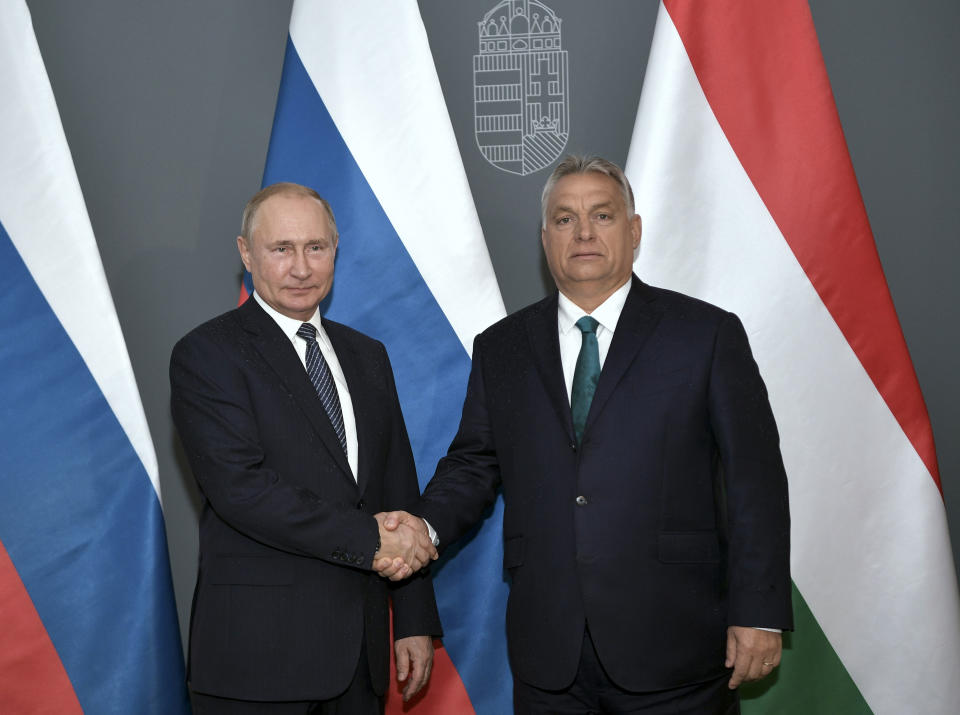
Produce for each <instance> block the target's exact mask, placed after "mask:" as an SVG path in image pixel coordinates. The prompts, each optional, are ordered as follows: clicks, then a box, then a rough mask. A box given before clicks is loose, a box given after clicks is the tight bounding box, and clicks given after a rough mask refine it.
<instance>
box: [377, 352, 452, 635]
mask: <svg viewBox="0 0 960 715" xmlns="http://www.w3.org/2000/svg"><path fill="white" fill-rule="evenodd" d="M380 349H381V351H382V353H383V361H384V362H385V364H386V368H385V373H386V375H387V380H388V382H389V385H388V391H389V393H390V403H391V404H390V410H391V412H392V415H393V419H392V425H393V428H392V430H391V437H390V449H389V453H388V456H387V460H386V464H387V465H389V469H390V473H389V474H386V475H384V482H385V484H384V494H385V509H386V510H387V511H393V510H396V509H404V510H411V509H412V508H413V507H414V505H415V504H416V502H417V499H418V498H419V496H420V485H419V483H418V482H417V468H416V464H415V462H414V459H413V450H412V449H411V448H410V439H409V436H408V435H407V426H406V423H405V422H404V419H403V412H402V410H401V409H400V398H399V396H398V395H397V387H396V384H395V382H394V379H393V369H392V367H391V366H390V359H389V357H387V351H386V349H385V348H384V347H383V346H382V345H381V346H380ZM389 587H390V597H391V599H392V600H393V637H394V639H399V638H406V637H408V636H421V635H429V636H433V637H435V638H439V637H440V636H442V635H443V629H442V628H441V626H440V615H439V613H438V612H437V602H436V599H435V597H434V592H433V580H432V579H431V577H430V567H429V566H428V567H427V568H425V569H423V570H422V571H420V572H418V573H416V574H414V575H413V576H411V577H410V578H408V579H405V580H404V581H400V582H396V583H395V582H390V584H389Z"/></svg>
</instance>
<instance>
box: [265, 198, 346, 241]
mask: <svg viewBox="0 0 960 715" xmlns="http://www.w3.org/2000/svg"><path fill="white" fill-rule="evenodd" d="M254 226H255V231H254V233H256V234H259V235H263V236H264V237H286V238H296V237H298V236H303V237H308V238H323V237H327V236H329V235H331V234H333V225H332V223H331V221H330V215H329V214H328V213H327V210H326V209H325V208H324V206H323V204H321V203H320V202H319V201H317V200H316V199H314V198H313V197H310V196H298V195H296V194H277V195H275V196H271V197H270V198H269V199H267V200H266V201H264V202H263V203H262V204H261V205H260V208H259V210H258V211H257V215H256V217H255V219H254Z"/></svg>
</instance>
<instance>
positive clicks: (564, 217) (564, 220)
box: [557, 216, 570, 226]
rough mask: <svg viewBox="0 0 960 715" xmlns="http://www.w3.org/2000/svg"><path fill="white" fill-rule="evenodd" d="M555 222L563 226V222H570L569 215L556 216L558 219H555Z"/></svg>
mask: <svg viewBox="0 0 960 715" xmlns="http://www.w3.org/2000/svg"><path fill="white" fill-rule="evenodd" d="M557 223H558V224H559V225H561V226H563V225H565V224H568V223H570V217H569V216H563V217H561V218H558V219H557Z"/></svg>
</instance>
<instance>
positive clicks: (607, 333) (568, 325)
mask: <svg viewBox="0 0 960 715" xmlns="http://www.w3.org/2000/svg"><path fill="white" fill-rule="evenodd" d="M629 292H630V281H629V280H628V281H627V282H626V283H624V284H623V285H622V286H620V287H619V288H617V290H616V291H614V293H613V294H612V295H611V296H610V297H609V298H607V299H606V300H605V301H603V302H602V303H601V304H600V305H598V306H597V307H596V308H595V309H594V311H593V312H592V313H588V312H587V311H585V310H584V309H583V308H581V307H580V306H578V305H577V304H576V303H574V302H573V301H572V300H570V299H569V298H567V296H565V295H564V294H563V293H561V294H560V300H559V305H558V307H557V329H558V330H559V333H560V363H561V364H562V365H563V381H564V382H565V383H566V385H567V399H568V400H569V399H570V394H571V392H572V391H573V373H574V370H576V367H577V357H579V355H580V346H581V345H583V333H582V332H580V328H578V327H577V321H578V320H580V318H582V317H583V316H585V315H589V316H590V317H591V318H593V319H594V320H596V321H597V322H598V323H599V325H598V326H597V347H598V348H599V351H600V369H601V370H602V369H603V363H604V361H605V360H606V359H607V353H608V352H610V342H611V341H612V340H613V332H614V331H615V330H616V329H617V323H618V322H619V321H620V313H622V312H623V305H624V303H626V302H627V294H628V293H629Z"/></svg>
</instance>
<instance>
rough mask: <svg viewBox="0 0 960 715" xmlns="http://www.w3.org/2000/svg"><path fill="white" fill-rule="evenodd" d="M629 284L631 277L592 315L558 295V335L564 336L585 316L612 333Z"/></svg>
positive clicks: (625, 300)
mask: <svg viewBox="0 0 960 715" xmlns="http://www.w3.org/2000/svg"><path fill="white" fill-rule="evenodd" d="M631 282H632V277H631V279H628V280H627V282H626V283H624V284H623V285H622V286H620V287H619V288H617V290H615V291H614V292H613V293H612V294H611V295H610V297H609V298H607V299H606V300H605V301H603V302H602V303H601V304H600V305H598V306H597V307H596V308H595V309H594V311H593V312H592V313H587V312H586V311H585V310H584V309H583V308H581V307H580V306H578V305H577V304H576V303H574V302H573V301H572V300H570V299H569V298H568V297H567V296H565V295H564V294H563V293H560V295H559V300H558V301H557V324H558V326H559V328H560V334H561V335H566V334H567V333H568V332H570V331H571V330H572V329H573V328H574V327H575V326H576V324H577V321H578V320H580V318H582V317H583V316H585V315H590V316H591V317H593V318H594V319H595V320H596V321H597V322H598V323H600V325H602V326H603V327H604V328H605V329H606V330H609V331H610V332H611V333H612V332H614V331H615V330H616V329H617V323H618V322H619V320H620V313H622V312H623V306H624V304H625V303H626V302H627V294H629V293H630V284H631Z"/></svg>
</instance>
